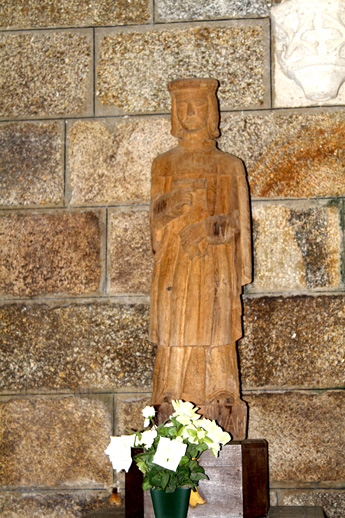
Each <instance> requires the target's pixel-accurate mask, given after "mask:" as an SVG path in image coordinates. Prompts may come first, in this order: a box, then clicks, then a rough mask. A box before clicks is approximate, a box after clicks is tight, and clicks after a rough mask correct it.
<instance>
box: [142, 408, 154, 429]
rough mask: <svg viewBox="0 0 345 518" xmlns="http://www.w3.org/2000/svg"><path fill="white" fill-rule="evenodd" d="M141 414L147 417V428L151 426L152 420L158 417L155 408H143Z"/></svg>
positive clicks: (145, 422)
mask: <svg viewBox="0 0 345 518" xmlns="http://www.w3.org/2000/svg"><path fill="white" fill-rule="evenodd" d="M141 413H142V414H143V416H144V417H145V421H144V427H146V426H149V424H150V418H153V417H154V416H155V415H156V410H155V409H154V407H153V406H146V407H145V408H143V410H142V411H141Z"/></svg>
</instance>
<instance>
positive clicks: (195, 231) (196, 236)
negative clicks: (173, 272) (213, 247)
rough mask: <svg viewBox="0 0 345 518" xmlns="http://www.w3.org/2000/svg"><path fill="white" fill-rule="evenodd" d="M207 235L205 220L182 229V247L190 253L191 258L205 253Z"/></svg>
mask: <svg viewBox="0 0 345 518" xmlns="http://www.w3.org/2000/svg"><path fill="white" fill-rule="evenodd" d="M205 237H206V234H205V226H204V222H201V223H195V224H194V225H188V226H187V227H185V228H183V229H182V230H181V232H180V239H181V245H182V248H183V250H184V251H185V252H187V253H188V255H189V257H190V258H191V259H193V257H196V256H197V255H202V254H203V253H204V251H205Z"/></svg>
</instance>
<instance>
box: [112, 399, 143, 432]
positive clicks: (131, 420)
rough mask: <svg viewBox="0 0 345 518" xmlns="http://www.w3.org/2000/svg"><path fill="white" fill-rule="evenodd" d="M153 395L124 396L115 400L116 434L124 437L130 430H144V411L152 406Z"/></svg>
mask: <svg viewBox="0 0 345 518" xmlns="http://www.w3.org/2000/svg"><path fill="white" fill-rule="evenodd" d="M150 395H151V394H143V393H141V394H139V395H136V394H123V395H118V396H117V397H116V400H115V433H116V435H122V434H126V433H128V430H142V429H143V428H144V417H143V415H142V413H141V411H142V409H143V408H145V407H146V406H147V405H149V404H150Z"/></svg>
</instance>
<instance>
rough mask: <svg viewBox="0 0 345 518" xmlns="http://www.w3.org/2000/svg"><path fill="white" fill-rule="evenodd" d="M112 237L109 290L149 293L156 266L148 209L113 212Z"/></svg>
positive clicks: (112, 291)
mask: <svg viewBox="0 0 345 518" xmlns="http://www.w3.org/2000/svg"><path fill="white" fill-rule="evenodd" d="M109 236H110V237H109V249H110V293H137V294H148V293H149V292H150V289H151V275H152V265H153V259H152V252H151V244H150V223H149V211H148V209H146V208H142V209H138V210H137V209H132V210H130V209H129V210H127V211H125V210H123V211H122V210H119V211H116V212H112V213H111V217H110V230H109Z"/></svg>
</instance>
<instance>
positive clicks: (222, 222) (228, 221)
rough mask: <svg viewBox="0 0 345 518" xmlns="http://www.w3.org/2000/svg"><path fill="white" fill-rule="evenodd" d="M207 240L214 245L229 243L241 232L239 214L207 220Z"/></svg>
mask: <svg viewBox="0 0 345 518" xmlns="http://www.w3.org/2000/svg"><path fill="white" fill-rule="evenodd" d="M205 227H206V234H207V240H208V242H209V243H210V244H212V245H221V244H225V243H229V242H230V241H231V240H232V239H233V238H234V237H235V236H236V235H237V234H239V232H240V228H239V220H238V217H237V212H236V213H235V214H234V215H230V216H229V215H227V214H219V215H217V216H211V217H209V218H206V220H205Z"/></svg>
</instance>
